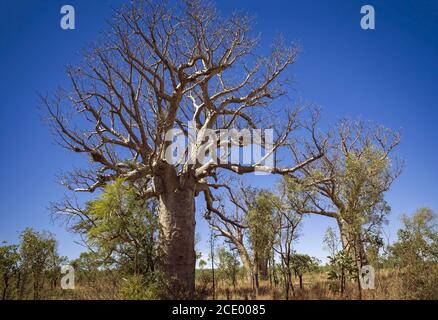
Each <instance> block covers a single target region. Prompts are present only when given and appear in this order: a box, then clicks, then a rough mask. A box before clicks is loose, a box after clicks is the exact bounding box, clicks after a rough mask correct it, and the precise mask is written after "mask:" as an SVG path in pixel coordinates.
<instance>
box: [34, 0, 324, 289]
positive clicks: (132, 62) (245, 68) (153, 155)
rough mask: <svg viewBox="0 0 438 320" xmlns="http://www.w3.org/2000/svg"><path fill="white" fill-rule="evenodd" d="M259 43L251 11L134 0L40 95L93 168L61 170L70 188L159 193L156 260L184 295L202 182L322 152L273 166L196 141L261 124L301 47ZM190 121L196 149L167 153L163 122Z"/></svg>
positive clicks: (278, 140)
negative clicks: (64, 86)
mask: <svg viewBox="0 0 438 320" xmlns="http://www.w3.org/2000/svg"><path fill="white" fill-rule="evenodd" d="M256 45H257V38H256V37H254V36H252V33H251V19H249V18H247V17H246V16H244V15H237V14H235V15H232V16H230V17H227V18H223V17H221V16H220V15H218V14H217V12H216V10H215V8H214V7H212V6H211V5H206V4H204V3H203V2H201V1H181V2H178V5H177V6H176V7H172V6H171V5H169V4H167V3H166V2H162V1H134V2H133V4H132V5H130V6H129V7H125V8H123V9H122V10H121V11H120V12H119V13H118V14H117V15H116V17H115V19H114V21H113V23H112V28H111V30H110V31H109V32H108V33H107V34H106V37H105V40H104V41H103V42H102V43H101V44H99V45H96V46H94V47H93V48H92V49H90V50H89V51H88V53H87V54H86V56H85V62H84V64H83V65H82V66H81V67H80V68H73V67H70V68H68V76H69V78H70V80H71V84H72V88H71V91H70V90H67V91H65V90H60V91H59V92H58V94H56V95H55V97H54V98H53V99H49V98H43V99H42V100H43V103H44V104H45V106H46V107H47V109H48V112H49V115H50V117H51V120H52V122H51V123H52V124H53V129H54V131H55V133H56V134H57V136H58V137H59V142H60V143H61V145H62V146H64V147H66V148H67V149H69V150H71V151H74V152H77V153H82V154H86V155H88V156H89V158H90V160H91V161H90V166H89V168H87V169H81V170H75V171H74V172H72V173H70V174H66V175H65V177H64V179H63V182H64V183H65V184H66V185H67V186H68V187H69V188H70V189H71V190H74V191H77V192H94V191H96V190H99V189H101V188H102V187H104V186H105V185H106V184H109V183H111V182H112V181H115V180H116V179H117V178H123V179H125V181H128V182H133V183H136V184H142V185H143V190H142V192H141V196H142V197H144V198H148V197H157V198H158V200H159V222H160V226H161V239H160V241H161V244H162V246H163V251H164V257H163V266H162V268H163V271H164V272H165V273H166V274H167V275H168V277H169V278H173V279H174V280H175V281H174V284H175V286H177V287H179V288H181V289H183V290H184V291H186V292H188V293H189V294H190V293H192V292H193V290H194V269H195V251H194V241H195V232H194V230H195V197H196V196H197V195H198V194H200V193H203V195H204V197H205V200H206V203H207V207H208V208H212V207H213V201H214V198H213V195H212V191H211V186H210V182H211V179H212V178H214V177H215V176H216V174H217V172H218V171H219V170H227V171H229V172H234V173H238V174H243V173H251V172H254V171H257V170H263V171H265V172H270V173H276V174H288V173H289V174H290V173H293V172H295V171H296V170H298V169H300V168H302V167H303V166H305V165H306V164H308V163H309V162H312V161H314V160H315V159H317V158H319V157H320V155H314V156H313V155H312V156H310V157H309V158H306V159H301V160H300V161H299V163H296V164H294V166H293V167H289V168H278V167H273V166H272V167H271V166H266V165H263V163H262V162H259V161H256V162H252V163H250V164H245V165H243V164H242V162H240V161H237V162H234V163H233V162H226V163H225V162H218V161H214V159H213V158H214V157H210V156H211V155H212V153H213V152H209V150H211V149H208V148H207V149H208V150H207V151H206V148H202V147H201V146H203V145H204V142H205V141H204V139H205V133H206V132H207V131H208V130H215V131H214V132H216V133H217V132H218V131H217V130H219V129H233V128H234V129H236V128H237V129H241V128H251V129H257V128H262V129H263V128H267V125H266V123H268V122H269V120H268V119H269V117H268V115H269V114H270V113H269V112H268V110H269V108H271V106H272V102H273V101H274V100H276V99H277V98H279V97H281V96H283V95H284V94H285V92H286V91H285V85H284V84H285V82H284V81H285V80H286V79H285V78H284V77H281V75H282V74H283V73H284V71H285V70H286V69H287V67H288V66H289V65H291V64H292V63H293V62H294V61H295V58H296V55H297V49H296V47H294V46H291V47H287V46H284V45H283V44H282V42H281V41H278V42H275V43H274V44H273V45H272V47H271V52H270V54H269V55H267V56H260V55H259V54H258V52H257V47H256ZM276 112H277V115H278V112H280V110H278V111H276ZM296 115H297V114H296V112H295V113H292V114H290V115H289V117H288V116H285V117H283V118H285V119H287V120H286V121H284V126H283V128H280V125H279V124H277V125H276V126H275V127H276V131H275V132H276V133H275V136H274V143H273V146H272V148H271V151H272V152H274V151H276V150H277V149H278V148H279V147H280V146H281V145H282V144H283V143H284V141H285V139H286V138H287V137H288V136H289V134H290V133H291V132H292V131H293V129H295V128H296V121H295V120H296ZM188 122H190V125H188V124H187V123H188ZM271 125H272V123H270V124H269V126H271ZM191 127H192V128H191ZM190 128H191V129H195V130H196V132H197V138H196V139H194V148H191V149H190V151H189V152H186V153H185V157H183V158H184V160H182V159H179V161H178V162H171V161H168V160H167V158H166V152H168V151H169V148H171V147H172V139H166V138H169V135H168V133H169V131H170V130H172V129H173V130H176V129H177V130H178V131H174V133H175V132H177V133H178V134H179V135H182V136H183V137H186V138H190V132H191V130H190ZM244 140H245V139H240V138H239V139H235V140H234V142H235V145H236V146H237V147H244V146H245V145H247V144H248V143H245V141H244ZM171 150H172V149H171ZM223 158H225V159H228V157H227V155H225V156H224V157H223ZM194 159H195V160H196V161H194ZM199 159H208V161H207V160H205V161H199ZM262 160H263V159H262Z"/></svg>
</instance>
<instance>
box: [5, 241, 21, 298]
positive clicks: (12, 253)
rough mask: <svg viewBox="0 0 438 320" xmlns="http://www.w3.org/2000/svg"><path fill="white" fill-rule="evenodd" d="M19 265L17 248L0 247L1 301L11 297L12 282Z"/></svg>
mask: <svg viewBox="0 0 438 320" xmlns="http://www.w3.org/2000/svg"><path fill="white" fill-rule="evenodd" d="M19 263H20V254H19V252H18V246H16V245H3V246H1V247H0V279H1V283H0V289H1V291H0V294H1V298H2V300H6V299H9V298H10V297H11V296H12V294H11V291H12V290H13V288H12V281H13V279H14V277H15V276H16V275H17V274H18V272H19V271H20V266H19Z"/></svg>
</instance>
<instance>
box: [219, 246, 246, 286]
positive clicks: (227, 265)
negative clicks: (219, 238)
mask: <svg viewBox="0 0 438 320" xmlns="http://www.w3.org/2000/svg"><path fill="white" fill-rule="evenodd" d="M217 258H218V264H217V268H218V269H217V271H218V273H219V277H220V278H221V279H222V280H225V281H227V282H229V283H230V284H232V285H236V283H237V276H238V271H239V265H240V262H239V259H238V254H237V252H236V250H227V249H226V248H225V247H219V248H218V250H217Z"/></svg>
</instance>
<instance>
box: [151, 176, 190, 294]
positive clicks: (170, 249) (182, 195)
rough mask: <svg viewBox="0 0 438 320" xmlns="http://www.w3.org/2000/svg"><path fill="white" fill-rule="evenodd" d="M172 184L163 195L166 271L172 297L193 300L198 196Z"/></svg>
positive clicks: (162, 236) (161, 217) (161, 210)
mask: <svg viewBox="0 0 438 320" xmlns="http://www.w3.org/2000/svg"><path fill="white" fill-rule="evenodd" d="M167 182H171V181H169V180H167V181H166V184H167ZM172 185H173V184H171V183H169V184H168V185H167V188H165V190H164V192H163V193H162V194H161V195H160V196H159V223H160V244H161V250H162V254H163V258H162V263H161V265H162V271H163V272H164V274H165V276H166V279H168V280H170V290H171V293H172V295H176V296H177V297H178V298H192V297H193V295H194V292H195V263H196V254H195V194H194V189H193V188H190V187H185V188H183V189H180V188H173V187H172Z"/></svg>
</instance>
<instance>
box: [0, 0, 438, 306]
mask: <svg viewBox="0 0 438 320" xmlns="http://www.w3.org/2000/svg"><path fill="white" fill-rule="evenodd" d="M266 52H268V53H266ZM298 53H299V47H298V46H296V45H293V44H292V45H287V44H285V41H284V40H282V39H281V38H279V39H276V40H275V41H273V43H272V45H271V47H270V48H269V50H261V48H259V46H258V37H257V35H255V34H254V30H253V19H252V18H251V17H247V16H246V15H243V14H234V15H231V16H229V17H223V16H221V15H220V14H219V13H218V12H217V10H216V8H215V7H214V6H213V5H211V4H210V3H207V2H204V1H179V2H178V5H177V6H171V5H169V4H167V3H166V2H164V1H147V0H142V1H133V2H132V4H131V5H129V6H126V7H124V8H122V9H121V10H120V11H119V12H118V13H117V14H116V16H115V17H114V19H113V21H112V26H111V28H110V30H108V32H107V34H106V37H105V39H104V40H102V41H101V42H99V43H98V44H96V45H94V46H93V47H91V48H89V50H88V51H87V52H86V54H85V56H84V62H83V64H82V65H80V66H70V67H68V69H67V74H68V78H69V79H70V82H71V85H70V87H69V88H66V89H60V90H59V91H57V92H56V93H55V94H53V95H52V96H42V97H41V103H42V105H43V107H44V109H45V110H46V115H47V118H48V119H47V120H48V122H49V123H50V126H51V128H52V130H53V132H54V135H55V137H56V141H57V142H58V143H59V144H60V145H61V146H62V147H64V148H66V149H67V150H69V151H71V152H73V153H77V154H81V155H85V156H86V158H87V159H88V163H87V165H86V166H85V167H83V168H76V169H74V170H72V171H71V172H68V173H65V174H63V175H62V176H61V182H62V184H63V185H64V186H65V187H66V188H67V190H68V195H67V196H66V198H65V200H64V201H61V202H54V203H52V204H51V206H50V209H51V212H52V214H53V217H54V218H55V220H56V221H59V222H61V223H64V224H65V226H66V228H68V229H69V230H70V231H71V232H73V233H75V234H76V235H79V236H80V238H81V239H82V242H83V245H84V246H85V248H86V250H84V252H83V253H82V254H81V255H80V257H78V258H77V259H74V260H70V261H69V260H68V259H67V258H65V257H61V256H59V255H58V253H57V241H56V239H55V238H54V237H53V235H51V234H48V233H45V232H37V231H35V230H32V229H26V230H25V231H23V232H22V233H21V235H20V237H19V239H20V240H19V243H17V244H7V243H4V244H3V245H2V246H1V247H0V278H1V283H0V289H1V290H0V293H1V297H2V299H140V300H141V299H172V298H183V299H187V298H194V299H438V233H437V232H438V230H437V222H438V220H437V216H436V214H435V213H434V212H433V210H432V209H429V208H421V209H419V210H418V211H417V212H414V213H412V214H411V215H408V216H405V217H404V218H403V226H402V227H401V228H400V230H399V231H398V239H397V240H396V241H393V242H391V243H387V242H386V241H385V239H384V236H383V230H384V228H385V226H386V225H387V221H388V216H389V214H390V212H391V208H390V206H389V204H388V203H387V201H386V198H385V196H386V194H387V192H388V191H389V190H390V188H391V186H392V184H393V183H394V181H396V179H397V178H398V177H399V175H400V174H401V173H402V168H403V165H402V162H401V161H400V160H399V159H398V157H397V155H396V153H395V152H396V150H397V149H396V148H397V146H398V145H399V143H400V134H399V133H398V132H397V131H394V130H391V129H387V128H385V127H383V126H376V125H372V124H370V123H367V122H363V121H353V120H341V121H339V122H337V123H335V124H332V125H330V127H329V129H324V128H325V127H324V126H323V125H321V124H320V112H319V110H318V109H316V108H310V107H303V106H298V107H295V106H293V107H292V106H291V104H292V103H291V101H290V99H289V95H288V93H289V85H290V83H289V81H288V79H287V70H289V69H290V67H291V66H292V65H293V64H294V63H295V61H296V58H297V56H298ZM245 129H251V130H255V131H254V132H258V131H257V130H259V129H274V130H273V143H272V145H270V147H269V148H267V147H266V145H264V142H265V141H266V139H267V138H266V137H259V136H258V138H257V139H255V140H251V139H250V140H247V139H246V136H245V135H242V134H241V130H245ZM192 130H196V131H197V135H196V136H195V137H193V136H192ZM223 130H234V131H233V132H234V133H236V132H240V133H238V134H237V137H236V135H235V134H234V135H232V137H231V140H227V142H226V145H224V144H221V142H220V141H221V140H220V139H219V138H220V135H221V133H222V132H223ZM169 132H172V133H173V134H174V135H176V136H181V137H183V140H193V141H192V142H193V144H194V147H193V148H191V149H189V150H186V151H184V153H183V155H182V157H178V159H177V160H178V161H175V162H172V161H169V157H168V156H169V147H172V141H173V138H172V139H170V140H169V139H168V138H167V137H168V136H167V135H168V133H169ZM212 134H213V136H214V137H215V138H214V139H211V135H212ZM207 138H208V139H207ZM257 144H259V145H262V146H261V148H262V149H263V150H264V152H265V155H264V156H263V157H262V159H261V160H260V161H258V160H257V161H253V163H251V164H248V163H243V162H242V161H240V160H236V159H235V157H234V156H233V155H232V154H231V151H232V150H233V149H238V150H239V152H238V154H240V152H244V150H245V148H247V147H248V146H251V145H257ZM218 150H220V151H221V153H220V154H221V161H214V160H213V158H214V156H216V154H217V151H218ZM174 151H175V150H173V149H170V154H171V158H173V157H174ZM274 155H275V156H274ZM270 156H274V157H273V158H274V161H273V163H269V162H267V161H266V160H267V159H268V158H269V157H270ZM253 173H264V174H271V175H275V177H276V183H275V185H274V186H272V187H269V188H261V187H260V185H263V181H264V180H263V179H264V176H263V175H260V176H257V179H259V181H260V183H258V184H257V185H255V184H251V183H249V182H248V181H247V180H245V177H242V176H244V175H249V174H253ZM84 192H86V193H90V194H93V196H92V200H89V199H88V200H86V201H85V200H81V197H80V196H77V194H78V193H84ZM196 213H198V214H196ZM309 215H319V216H323V217H325V218H326V219H330V221H333V222H334V225H336V228H330V229H328V230H327V233H326V236H325V238H324V242H323V243H321V244H320V245H321V246H324V248H325V249H326V252H327V255H328V257H327V259H326V261H325V262H322V261H321V260H320V259H318V258H316V257H312V256H309V255H308V253H306V252H298V251H297V249H296V243H297V241H308V240H307V239H306V238H305V237H303V235H302V232H301V230H302V226H303V224H304V223H307V221H306V218H307V217H308V216H309ZM196 217H200V218H202V219H205V220H206V221H207V222H208V225H209V228H210V230H209V232H210V234H208V233H205V232H204V233H203V234H200V235H199V238H200V239H202V240H203V241H207V240H208V241H209V244H210V249H209V252H208V253H207V252H202V253H201V252H198V251H196V249H197V247H196V243H197V240H199V239H197V237H196V232H195V225H196ZM63 265H70V266H72V267H73V269H74V270H75V289H74V290H63V289H62V288H61V280H62V277H63V275H62V273H61V267H62V266H63ZM367 266H371V267H372V269H373V270H374V271H375V278H374V285H375V289H372V290H364V286H363V284H362V282H361V281H362V280H363V278H364V277H365V276H370V275H364V274H363V270H364V267H367Z"/></svg>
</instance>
